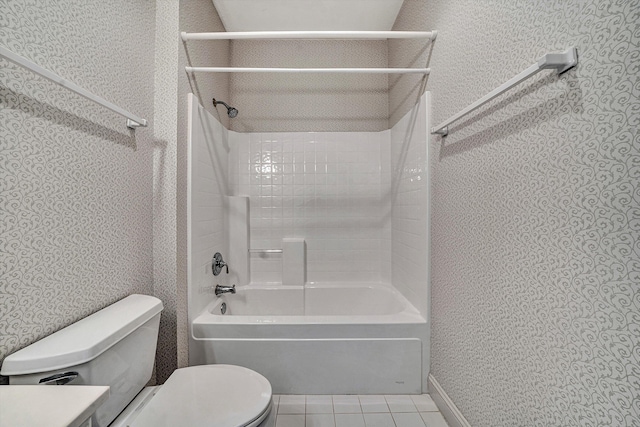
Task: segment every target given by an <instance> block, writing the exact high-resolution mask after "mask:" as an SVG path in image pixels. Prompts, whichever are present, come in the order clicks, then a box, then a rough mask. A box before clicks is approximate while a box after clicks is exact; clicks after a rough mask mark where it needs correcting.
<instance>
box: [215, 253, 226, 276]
mask: <svg viewBox="0 0 640 427" xmlns="http://www.w3.org/2000/svg"><path fill="white" fill-rule="evenodd" d="M222 267H226V268H227V274H229V264H227V263H226V262H224V259H222V254H221V253H220V252H216V253H215V255H214V256H213V260H212V261H211V270H213V275H214V276H217V275H218V274H220V272H221V271H222Z"/></svg>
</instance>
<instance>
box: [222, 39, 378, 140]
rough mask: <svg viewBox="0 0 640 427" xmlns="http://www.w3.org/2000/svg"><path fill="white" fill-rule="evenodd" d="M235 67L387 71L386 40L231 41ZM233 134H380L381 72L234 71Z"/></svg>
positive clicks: (232, 78) (232, 97) (232, 98)
mask: <svg viewBox="0 0 640 427" xmlns="http://www.w3.org/2000/svg"><path fill="white" fill-rule="evenodd" d="M231 65H232V66H234V67H301V68H303V67H306V68H331V67H382V68H384V67H386V66H387V41H386V40H364V41H363V40H234V41H232V42H231ZM230 91H231V101H232V104H233V106H234V107H236V108H238V110H239V111H240V114H239V115H238V117H237V118H235V119H233V120H232V121H231V123H230V126H231V129H232V130H234V131H237V132H309V131H315V132H321V131H322V132H339V131H343V132H349V131H369V132H372V131H382V130H387V129H388V128H389V125H388V117H389V112H388V108H389V106H388V96H387V92H388V76H387V75H386V74H293V73H283V74H277V73H233V74H231V89H230Z"/></svg>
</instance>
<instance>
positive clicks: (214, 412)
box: [131, 365, 271, 427]
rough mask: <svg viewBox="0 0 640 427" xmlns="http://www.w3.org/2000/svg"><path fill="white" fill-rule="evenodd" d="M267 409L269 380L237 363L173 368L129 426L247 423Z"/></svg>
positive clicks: (219, 426) (230, 426) (255, 420)
mask: <svg viewBox="0 0 640 427" xmlns="http://www.w3.org/2000/svg"><path fill="white" fill-rule="evenodd" d="M270 409H271V384H270V383H269V381H268V380H267V379H266V378H265V377H263V376H262V375H260V374H259V373H257V372H254V371H252V370H250V369H247V368H243V367H241V366H232V365H203V366H191V367H188V368H182V369H178V370H176V371H175V372H174V373H173V374H171V376H170V377H169V379H168V380H167V381H166V382H165V384H164V385H163V386H162V387H161V388H160V391H158V393H157V394H156V395H155V396H154V397H153V398H152V399H151V401H150V402H149V403H147V405H146V406H145V407H143V408H142V410H141V412H140V415H138V416H137V417H136V418H135V420H134V422H133V423H132V424H131V427H165V426H166V427H176V426H185V427H186V426H189V427H200V426H203V427H205V426H206V427H248V426H255V425H258V424H259V422H261V421H262V419H263V418H264V417H265V416H266V415H267V414H268V412H269V410H270Z"/></svg>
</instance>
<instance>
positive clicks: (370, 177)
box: [230, 131, 390, 283]
mask: <svg viewBox="0 0 640 427" xmlns="http://www.w3.org/2000/svg"><path fill="white" fill-rule="evenodd" d="M389 135H390V134H389V131H383V132H299V133H295V132H290V133H235V132H230V145H231V156H232V157H231V159H232V160H231V169H230V176H231V188H232V192H233V194H234V195H247V196H249V198H250V202H249V203H250V218H251V231H250V233H251V238H250V239H251V241H250V246H251V248H252V249H280V248H281V247H282V239H283V238H285V237H302V238H304V239H305V240H306V244H307V281H338V280H339V281H372V282H379V281H381V280H384V281H388V278H389V277H390V273H389V271H388V270H389V268H390V262H388V260H385V259H384V258H385V257H387V256H388V255H389V253H390V248H389V245H390V238H389V236H390V231H389V230H390V226H389V218H390V203H389V192H390V179H389V177H388V175H389V174H388V170H389V166H388V165H386V164H385V163H388V155H387V156H383V154H384V153H389V151H390V149H389V144H390V141H389ZM250 259H251V280H252V281H253V282H254V283H264V282H280V281H281V280H282V255H281V254H255V253H254V254H252V255H251V258H250ZM385 278H386V279H385Z"/></svg>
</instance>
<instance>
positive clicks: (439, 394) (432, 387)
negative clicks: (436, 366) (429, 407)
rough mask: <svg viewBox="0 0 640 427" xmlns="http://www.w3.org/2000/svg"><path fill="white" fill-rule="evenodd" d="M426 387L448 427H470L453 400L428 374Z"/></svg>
mask: <svg viewBox="0 0 640 427" xmlns="http://www.w3.org/2000/svg"><path fill="white" fill-rule="evenodd" d="M427 385H428V386H429V395H430V396H431V398H432V399H433V401H434V402H435V403H436V405H437V406H438V409H439V410H440V413H441V414H442V416H443V417H444V418H445V420H447V423H449V427H471V424H469V422H468V421H467V420H466V418H465V417H464V416H463V415H462V412H460V410H459V409H458V408H457V407H456V405H455V404H454V403H453V400H451V398H450V397H449V396H448V395H447V393H446V392H445V391H444V389H443V388H442V387H441V386H440V384H439V383H438V381H436V379H435V378H434V377H433V375H431V374H429V378H428V380H427Z"/></svg>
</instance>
